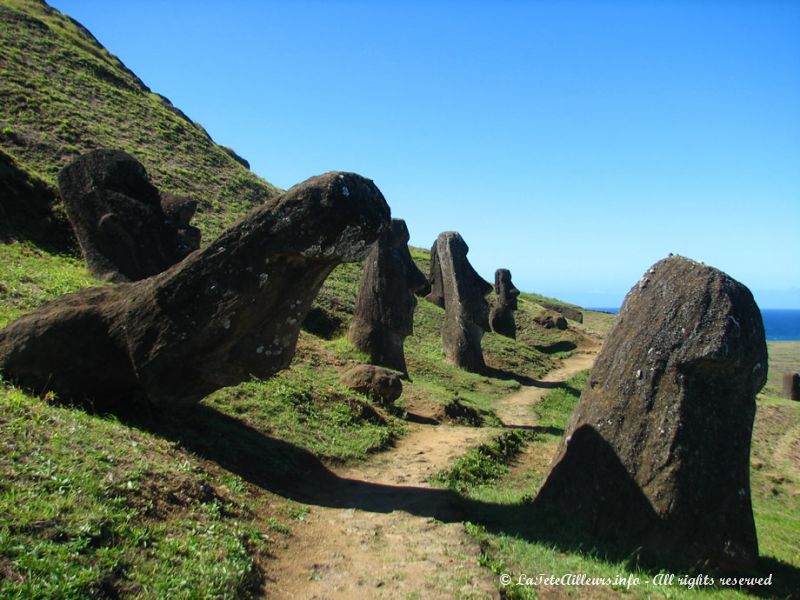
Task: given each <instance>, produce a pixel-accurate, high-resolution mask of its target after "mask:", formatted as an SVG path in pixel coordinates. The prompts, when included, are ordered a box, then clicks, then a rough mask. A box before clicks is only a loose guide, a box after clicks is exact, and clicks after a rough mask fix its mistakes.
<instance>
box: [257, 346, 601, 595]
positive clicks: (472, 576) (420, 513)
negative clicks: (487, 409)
mask: <svg viewBox="0 0 800 600" xmlns="http://www.w3.org/2000/svg"><path fill="white" fill-rule="evenodd" d="M593 359H594V353H591V354H576V355H574V356H573V357H571V358H569V359H567V360H566V361H565V365H564V366H563V367H562V368H561V369H558V370H557V371H554V372H553V373H551V374H550V375H549V376H548V377H546V378H545V379H544V381H543V382H541V383H542V385H541V387H531V388H526V389H525V390H523V391H521V392H518V393H516V394H514V395H512V396H510V397H508V398H506V399H504V400H503V401H501V402H500V403H499V404H498V406H497V412H498V415H499V416H500V418H501V419H502V420H503V422H504V423H506V424H507V425H522V426H525V425H532V424H533V414H532V412H531V411H530V406H531V404H532V403H534V402H536V401H538V399H539V398H541V397H542V395H544V394H545V393H546V392H547V391H548V390H549V389H551V388H552V387H554V384H555V383H556V382H559V381H563V380H564V379H566V378H567V377H569V376H571V375H572V374H574V373H576V372H577V371H580V370H582V369H586V368H588V367H589V366H591V362H592V360H593ZM496 433H497V429H493V428H472V427H460V426H451V425H423V424H412V425H409V433H408V435H406V436H405V437H403V438H402V439H401V440H399V441H398V443H397V445H396V446H395V447H394V448H392V449H391V450H389V451H387V452H384V453H382V454H379V455H376V456H375V457H374V458H372V459H371V460H369V461H367V462H366V463H364V464H361V465H357V466H355V467H349V468H341V469H334V473H335V475H336V476H337V477H338V478H339V482H338V483H337V484H336V485H335V489H333V490H328V492H326V493H325V498H324V499H323V500H322V501H317V502H315V503H313V504H311V505H310V506H309V508H310V513H309V515H308V516H307V517H306V521H305V522H304V523H303V524H302V525H300V526H298V527H296V528H294V531H293V535H292V537H291V538H290V539H289V542H288V547H287V548H285V549H284V550H283V551H279V552H278V556H277V558H276V559H275V560H274V561H273V563H272V568H271V569H270V574H269V582H268V585H267V589H266V592H267V595H268V596H269V597H274V598H302V599H320V600H321V599H331V600H333V599H339V598H341V599H345V598H347V599H353V598H443V599H444V598H498V597H499V596H498V593H497V590H496V585H495V581H494V578H493V577H492V576H491V575H490V574H489V572H488V571H487V570H485V569H483V568H482V567H481V566H480V565H479V564H478V557H479V555H480V549H479V548H478V546H477V545H476V544H475V543H474V541H472V539H471V538H469V536H467V534H466V532H465V531H464V526H463V524H462V523H461V522H460V521H459V519H458V512H457V510H458V509H457V507H456V506H455V501H454V500H455V498H454V496H453V495H452V493H450V492H449V491H447V490H441V489H437V488H433V487H431V486H430V484H428V483H427V479H428V478H429V477H430V476H431V475H433V474H434V473H436V472H438V471H440V470H442V469H444V468H446V467H447V466H448V465H449V464H451V463H452V462H453V461H454V460H455V459H456V458H458V457H459V456H461V455H463V454H464V452H466V450H467V449H469V448H470V447H473V446H475V445H477V444H479V443H480V442H482V441H484V440H486V439H488V438H489V437H490V436H491V435H493V434H496Z"/></svg>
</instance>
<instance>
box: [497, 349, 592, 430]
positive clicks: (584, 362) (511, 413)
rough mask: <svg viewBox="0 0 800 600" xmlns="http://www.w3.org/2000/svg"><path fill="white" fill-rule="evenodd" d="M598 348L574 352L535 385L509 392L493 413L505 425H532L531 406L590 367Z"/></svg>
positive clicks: (532, 414) (533, 419) (533, 417)
mask: <svg viewBox="0 0 800 600" xmlns="http://www.w3.org/2000/svg"><path fill="white" fill-rule="evenodd" d="M598 350H599V347H598V348H591V349H588V350H584V351H582V352H576V353H574V354H573V355H572V356H570V357H569V358H568V359H566V360H565V361H564V364H563V366H561V367H560V368H558V369H556V370H554V371H550V372H549V373H548V374H547V375H545V376H544V378H543V379H541V380H540V381H539V382H537V383H536V384H535V385H532V386H530V387H526V388H523V389H522V390H520V391H519V392H517V393H516V394H511V395H510V396H507V397H505V398H503V399H502V400H500V401H499V402H497V404H495V407H494V411H495V414H497V416H498V417H500V420H501V421H502V422H503V423H504V424H505V426H506V427H531V426H533V424H534V423H535V422H536V416H535V415H534V413H533V411H532V410H531V406H533V405H534V404H536V403H537V402H538V401H539V400H540V399H541V398H542V396H544V395H545V394H546V393H547V392H549V391H550V390H551V389H553V388H554V387H557V386H558V384H560V383H561V382H563V381H566V380H567V379H569V378H570V377H572V376H573V375H575V374H576V373H579V372H580V371H583V370H585V369H591V368H592V364H593V363H594V359H595V356H597V352H598Z"/></svg>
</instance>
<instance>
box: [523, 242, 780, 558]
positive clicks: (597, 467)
mask: <svg viewBox="0 0 800 600" xmlns="http://www.w3.org/2000/svg"><path fill="white" fill-rule="evenodd" d="M766 376H767V347H766V341H765V337H764V327H763V324H762V321H761V313H760V312H759V309H758V306H756V303H755V301H754V300H753V296H752V294H751V293H750V291H749V290H748V289H747V288H746V287H745V286H743V285H742V284H741V283H739V282H737V281H735V280H733V279H732V278H731V277H729V276H728V275H726V274H725V273H723V272H721V271H719V270H717V269H714V268H712V267H708V266H705V265H703V264H700V263H697V262H694V261H692V260H689V259H687V258H684V257H680V256H671V257H669V258H666V259H664V260H662V261H659V262H658V263H656V264H655V265H654V266H653V267H652V268H651V269H650V270H649V271H648V272H647V273H646V274H645V276H644V277H643V278H642V280H641V281H640V282H639V283H638V284H637V285H635V286H634V287H633V289H632V290H631V291H630V292H629V293H628V295H627V297H626V299H625V303H624V305H623V307H622V309H621V310H620V313H619V316H618V318H617V320H616V323H615V325H614V327H613V329H612V330H611V332H610V333H609V335H608V337H607V339H606V342H605V344H604V346H603V349H602V350H601V352H600V355H599V356H598V357H597V361H596V363H595V366H594V369H593V370H592V373H591V376H590V377H589V380H588V382H587V384H586V387H585V389H584V390H583V394H582V395H581V398H580V401H579V402H578V405H577V406H576V408H575V410H574V412H573V414H572V418H571V420H570V422H569V424H568V425H567V428H566V432H565V435H564V438H563V439H562V441H561V445H560V447H559V449H558V450H557V452H556V455H555V458H554V459H553V462H552V465H551V469H550V472H549V474H548V475H547V478H546V480H545V482H544V484H543V485H542V487H541V489H540V491H539V494H538V496H537V498H536V504H537V505H539V506H540V507H542V506H543V507H549V508H551V509H553V510H556V511H559V512H562V513H564V514H566V515H569V518H570V519H576V520H578V521H581V522H583V523H584V524H586V525H588V527H589V528H590V529H591V530H592V531H593V532H594V533H595V534H597V535H599V536H601V537H606V538H612V539H617V540H621V539H624V540H626V541H627V542H632V543H633V545H634V546H636V547H639V546H641V547H643V548H644V549H645V552H646V553H650V554H652V555H654V556H662V555H669V556H671V557H672V558H677V559H679V560H683V561H687V562H690V563H695V564H700V563H703V564H704V565H705V566H706V567H709V566H711V565H713V566H716V567H719V568H722V569H741V568H746V567H748V566H752V565H753V564H754V563H755V561H756V559H757V557H758V545H757V541H756V531H755V525H754V522H753V512H752V507H751V501H750V479H749V464H750V438H751V433H752V427H753V417H754V415H755V408H756V405H755V395H756V393H757V392H758V391H759V390H760V389H761V387H762V386H763V385H764V382H765V381H766Z"/></svg>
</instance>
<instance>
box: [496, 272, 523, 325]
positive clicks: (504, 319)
mask: <svg viewBox="0 0 800 600" xmlns="http://www.w3.org/2000/svg"><path fill="white" fill-rule="evenodd" d="M494 293H495V294H496V295H497V299H496V300H495V303H494V306H493V307H492V314H491V318H490V319H489V320H490V323H491V325H492V331H494V332H495V333H499V334H500V335H504V336H506V337H509V338H511V339H516V338H517V324H516V322H515V321H514V311H515V310H517V296H519V290H518V289H517V288H515V287H514V284H513V283H511V271H509V270H508V269H497V271H495V273H494Z"/></svg>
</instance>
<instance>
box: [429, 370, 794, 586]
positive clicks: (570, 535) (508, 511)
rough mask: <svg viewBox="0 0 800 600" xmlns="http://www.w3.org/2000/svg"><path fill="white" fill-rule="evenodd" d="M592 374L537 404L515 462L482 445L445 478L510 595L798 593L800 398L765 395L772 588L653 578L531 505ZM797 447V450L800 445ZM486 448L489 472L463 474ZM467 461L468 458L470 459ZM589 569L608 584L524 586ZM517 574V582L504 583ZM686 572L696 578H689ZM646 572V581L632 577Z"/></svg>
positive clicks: (764, 479) (761, 505) (764, 530)
mask: <svg viewBox="0 0 800 600" xmlns="http://www.w3.org/2000/svg"><path fill="white" fill-rule="evenodd" d="M587 376H588V372H584V373H580V374H578V375H576V376H574V377H573V378H571V379H570V380H568V381H567V382H566V384H565V386H563V387H561V388H557V389H555V390H553V391H551V392H549V393H548V394H547V395H546V396H545V397H544V398H543V399H542V400H541V402H540V403H538V404H537V405H536V406H535V412H536V414H537V416H538V422H537V425H538V426H539V427H540V428H539V429H537V430H536V433H534V434H532V435H531V434H528V435H527V437H526V438H525V440H524V443H525V447H524V448H522V449H520V448H517V449H516V451H515V454H514V455H515V457H516V458H515V460H512V461H511V465H510V467H509V466H508V464H507V463H508V461H507V460H505V457H503V456H502V453H495V455H494V458H495V460H494V463H493V464H485V463H487V462H490V460H489V459H490V458H491V457H490V456H487V454H486V453H481V452H480V451H472V452H471V453H470V455H468V457H465V459H464V460H463V461H461V462H459V463H457V464H456V466H455V467H454V469H452V470H451V471H450V472H448V473H446V474H445V475H444V476H443V477H442V479H444V480H445V481H447V482H448V483H449V484H450V487H451V488H452V489H454V490H456V491H458V492H459V493H460V494H461V495H462V496H463V498H464V506H465V510H466V513H467V521H468V523H467V530H468V532H469V533H470V534H471V535H472V536H473V537H474V538H475V539H476V540H477V541H478V542H479V543H480V545H481V549H482V554H481V560H482V563H483V564H484V565H485V566H486V567H487V568H489V569H490V570H491V571H492V572H493V573H494V575H495V576H496V577H497V582H498V589H499V591H500V593H501V596H503V597H504V598H537V597H540V595H541V594H544V595H549V594H559V593H564V592H566V593H568V594H569V595H570V596H575V597H583V598H594V597H597V595H598V594H600V595H602V596H606V595H608V592H609V591H611V592H612V593H620V594H625V595H630V596H632V597H635V598H652V597H658V598H662V597H663V598H683V597H694V596H698V595H699V596H702V597H708V598H745V597H748V596H750V595H751V594H752V593H758V594H759V595H766V596H767V597H772V598H788V597H794V596H792V594H796V593H797V591H798V590H800V542H798V540H800V470H799V466H800V455H799V454H798V453H796V450H797V448H799V447H800V405H798V403H796V402H795V403H791V402H789V401H784V400H781V399H778V398H775V397H771V396H767V395H761V396H760V397H759V399H758V412H757V417H756V423H755V431H754V436H753V452H752V470H751V479H752V491H753V508H754V514H755V520H756V527H757V531H758V536H759V546H760V553H761V557H762V558H761V560H760V564H759V569H758V573H755V574H749V575H756V576H762V577H765V576H767V575H769V574H772V575H773V579H772V581H773V583H772V586H770V587H769V588H754V590H755V591H754V592H749V591H747V590H739V589H733V588H730V587H725V586H719V585H717V586H711V587H693V588H692V589H690V587H691V585H692V580H691V579H689V578H690V577H692V576H696V575H697V574H696V573H680V572H679V573H676V578H675V580H674V581H673V582H672V584H671V585H662V584H661V582H659V581H657V580H656V581H655V582H654V581H653V579H654V577H655V576H656V575H658V574H659V573H660V572H666V571H665V570H663V569H662V570H659V569H657V568H652V567H645V566H643V565H640V564H639V561H638V557H637V555H636V554H635V553H634V554H629V553H627V552H625V553H623V552H622V550H621V549H617V548H614V547H610V546H607V545H604V544H595V543H593V542H592V541H591V539H590V538H587V536H586V535H585V534H584V533H583V532H581V530H580V529H579V528H577V527H575V526H574V525H573V524H571V523H568V522H564V521H563V519H557V518H554V517H552V516H551V515H546V514H541V513H538V512H537V511H536V510H535V509H534V507H533V506H532V504H531V501H532V499H533V498H534V497H535V494H536V492H537V490H538V488H539V486H540V485H541V483H542V480H543V478H544V476H545V475H546V473H547V470H548V468H549V462H550V458H551V457H552V455H553V453H554V451H555V449H556V447H557V445H558V443H559V442H560V439H561V433H560V432H561V431H563V428H564V427H565V426H566V423H567V421H568V420H569V416H570V414H571V412H572V409H573V408H574V406H575V404H576V403H577V400H578V398H579V396H580V391H581V390H582V388H583V386H584V385H585V383H586V379H587ZM793 449H794V450H793ZM478 455H481V458H482V459H483V463H484V464H481V465H480V468H479V469H478V470H479V472H480V473H489V474H490V476H489V477H482V476H473V475H472V474H471V473H470V472H469V469H467V475H466V476H464V475H462V474H461V471H463V470H464V466H469V465H472V464H474V463H476V462H480V461H477V460H476V457H477V456H478ZM461 463H463V464H461ZM564 574H579V575H580V574H584V575H586V576H587V577H588V578H601V579H603V580H604V584H603V585H602V586H600V587H592V586H567V587H559V586H555V585H549V586H548V585H547V584H546V583H540V584H535V585H516V583H518V582H519V581H520V576H524V577H523V581H526V579H525V578H526V577H532V578H533V579H534V580H536V578H537V577H539V576H540V575H542V576H561V575H564ZM503 575H507V576H508V577H509V578H510V579H509V580H506V579H503V581H511V584H509V585H503V584H502V583H501V576H503ZM681 577H686V579H684V580H683V582H681V579H680V578H681ZM634 578H638V580H639V583H637V584H636V585H631V581H633V580H634Z"/></svg>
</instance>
